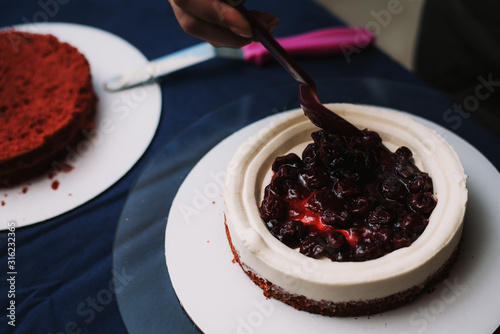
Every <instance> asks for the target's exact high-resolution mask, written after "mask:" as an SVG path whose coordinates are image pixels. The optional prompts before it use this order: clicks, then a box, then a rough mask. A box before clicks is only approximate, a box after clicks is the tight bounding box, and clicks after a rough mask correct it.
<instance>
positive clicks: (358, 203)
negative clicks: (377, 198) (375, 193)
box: [350, 196, 373, 215]
mask: <svg viewBox="0 0 500 334" xmlns="http://www.w3.org/2000/svg"><path fill="white" fill-rule="evenodd" d="M372 207H373V200H371V199H369V198H368V197H364V196H359V197H356V198H355V199H354V201H353V202H352V203H351V205H350V210H351V212H352V213H354V214H357V215H364V214H366V213H367V212H368V211H370V209H371V208H372Z"/></svg>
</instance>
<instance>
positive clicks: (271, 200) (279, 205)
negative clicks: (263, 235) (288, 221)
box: [260, 195, 288, 221]
mask: <svg viewBox="0 0 500 334" xmlns="http://www.w3.org/2000/svg"><path fill="white" fill-rule="evenodd" d="M287 209H288V204H287V202H285V201H283V200H281V199H279V198H278V197H276V196H272V195H270V196H266V197H264V199H263V200H262V205H261V206H260V216H261V217H262V219H264V220H265V221H267V220H271V219H280V218H282V217H283V216H285V215H286V213H287Z"/></svg>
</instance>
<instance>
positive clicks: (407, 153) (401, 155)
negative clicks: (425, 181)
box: [394, 146, 413, 162]
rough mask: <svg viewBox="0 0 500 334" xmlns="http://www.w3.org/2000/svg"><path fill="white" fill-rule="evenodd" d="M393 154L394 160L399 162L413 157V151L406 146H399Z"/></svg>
mask: <svg viewBox="0 0 500 334" xmlns="http://www.w3.org/2000/svg"><path fill="white" fill-rule="evenodd" d="M394 154H395V156H396V160H397V161H399V162H402V161H410V159H411V158H412V157H413V152H412V151H411V150H410V149H409V148H408V147H406V146H401V147H400V148H398V149H397V150H396V152H395V153H394Z"/></svg>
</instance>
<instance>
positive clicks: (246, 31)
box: [169, 0, 279, 47]
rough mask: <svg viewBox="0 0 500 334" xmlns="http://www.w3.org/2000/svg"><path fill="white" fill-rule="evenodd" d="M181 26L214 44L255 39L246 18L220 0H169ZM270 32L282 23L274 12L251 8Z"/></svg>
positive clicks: (239, 42)
mask: <svg viewBox="0 0 500 334" xmlns="http://www.w3.org/2000/svg"><path fill="white" fill-rule="evenodd" d="M169 2H170V5H171V6H172V9H173V11H174V14H175V16H176V18H177V21H178V22H179V24H180V26H181V28H182V29H183V30H184V31H185V32H186V33H188V34H189V35H192V36H194V37H197V38H199V39H202V40H205V41H207V42H209V43H210V44H212V45H213V46H232V47H241V46H243V45H246V44H248V43H250V42H252V41H253V40H254V36H253V34H252V29H251V27H250V24H249V23H248V22H247V20H246V19H245V18H244V17H243V16H242V15H241V14H240V13H239V12H238V10H237V9H235V8H234V7H232V6H231V5H229V4H227V3H225V2H222V1H220V0H169ZM251 14H252V15H253V16H254V18H255V19H256V20H257V21H258V22H259V23H261V24H262V25H263V26H264V27H265V28H266V29H267V30H269V32H270V33H272V30H273V29H274V28H275V27H276V26H277V25H278V24H279V19H278V18H277V17H276V16H274V15H273V14H271V13H264V12H261V11H255V10H253V11H251Z"/></svg>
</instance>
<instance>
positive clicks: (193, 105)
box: [0, 0, 500, 333]
mask: <svg viewBox="0 0 500 334" xmlns="http://www.w3.org/2000/svg"><path fill="white" fill-rule="evenodd" d="M247 7H248V8H250V9H253V8H258V9H261V10H264V11H269V12H273V13H275V14H276V15H277V16H279V17H280V19H281V24H280V26H279V28H278V29H277V30H276V35H277V36H281V35H283V36H286V35H291V34H295V33H300V32H305V31H308V30H313V29H316V28H322V27H327V26H335V25H342V24H343V23H342V22H341V21H339V20H338V19H337V18H335V17H333V16H331V15H330V14H328V13H327V11H326V10H324V9H323V8H321V7H319V6H318V5H316V4H315V3H314V2H312V1H307V0H297V1H293V2H291V1H285V0H279V1H278V0H277V1H264V0H251V1H247ZM46 21H49V22H72V23H79V24H84V25H88V26H93V27H97V28H101V29H104V30H107V31H109V32H111V33H113V34H116V35H118V36H120V37H122V38H124V39H125V40H127V41H129V42H130V43H131V44H132V45H134V46H136V47H137V48H138V49H139V50H141V51H142V52H143V53H144V54H145V56H146V57H148V58H149V59H153V58H155V57H159V56H162V55H164V54H167V53H170V52H173V51H176V50H179V49H182V48H184V47H187V46H190V45H193V44H195V43H197V42H198V41H197V40H196V39H194V38H192V37H190V36H188V35H186V34H184V32H183V31H182V30H181V29H180V27H179V26H178V24H177V21H176V20H175V18H174V15H173V13H172V11H171V9H170V7H169V4H168V1H167V0H162V1H129V0H101V1H96V0H86V1H83V0H72V1H67V0H64V1H63V0H46V1H44V0H41V1H30V2H28V1H22V2H21V1H16V0H3V1H2V4H1V10H0V26H10V25H15V24H21V23H36V22H46ZM301 64H302V65H303V66H304V67H305V69H306V70H307V71H308V72H309V74H310V75H311V77H313V78H314V79H316V80H319V81H321V80H328V79H332V78H347V79H356V78H376V79H378V80H387V81H390V82H396V83H401V84H403V85H412V86H415V87H425V85H424V84H423V83H422V82H421V81H420V80H419V79H418V78H416V77H415V76H414V75H412V74H411V73H409V72H408V71H406V70H405V69H404V68H402V67H401V66H399V65H398V64H397V63H396V62H394V61H393V60H392V59H390V58H389V57H388V56H386V55H385V54H384V53H382V52H381V51H380V50H378V49H376V48H370V49H368V50H365V51H363V52H361V53H360V54H355V55H353V58H352V62H351V63H349V64H347V62H346V59H345V58H344V57H342V56H339V57H330V58H321V59H310V58H309V59H303V60H301ZM291 80H292V79H291V78H290V77H289V75H288V74H287V73H286V72H285V71H284V70H283V69H282V68H281V67H280V66H279V65H277V64H271V65H269V66H266V67H264V68H257V67H254V66H250V65H247V64H244V63H241V62H238V61H223V60H213V61H209V62H206V63H204V64H200V65H197V66H195V67H192V68H188V69H185V70H183V71H181V72H178V73H175V74H173V75H171V76H169V77H168V78H165V79H164V80H163V81H162V83H161V89H162V97H163V101H162V103H163V108H162V117H161V121H160V124H159V128H158V131H157V134H156V136H155V138H154V140H153V142H152V143H151V145H150V147H149V149H148V150H147V152H146V153H145V154H144V156H143V157H142V159H141V160H140V161H139V162H138V163H137V164H136V165H135V166H134V168H132V170H130V172H129V173H128V174H126V175H125V176H124V177H123V178H122V179H121V180H120V181H119V182H117V183H116V184H115V185H113V186H112V187H111V188H109V189H108V190H107V191H105V192H104V193H102V194H101V195H99V196H97V197H96V198H94V199H93V200H91V201H89V202H88V203H86V204H85V205H83V206H81V207H79V208H77V209H75V210H72V211H70V212H68V213H66V214H63V215H61V216H59V217H56V218H53V219H50V220H48V221H45V222H43V223H40V224H36V225H33V226H29V227H25V228H19V229H17V230H16V267H17V276H16V282H15V301H16V319H15V324H16V326H15V327H12V326H8V325H7V322H8V320H9V319H8V317H7V314H8V312H9V311H8V310H7V311H6V305H7V302H8V298H7V292H8V288H9V284H8V281H7V277H6V276H5V275H6V271H5V270H2V272H1V273H0V277H1V281H0V300H1V301H2V302H1V305H2V306H1V311H0V314H1V317H0V319H1V320H0V332H5V331H4V329H6V330H7V331H9V332H10V331H12V330H15V332H19V333H61V332H62V333H102V332H107V333H123V332H126V331H127V329H126V326H125V324H124V321H123V320H122V317H121V314H120V312H119V309H118V306H117V302H116V298H115V295H114V290H113V283H114V285H115V287H116V288H120V287H122V286H123V285H126V284H127V282H128V281H127V280H128V279H129V277H128V276H129V275H130V273H127V272H126V271H124V270H122V271H120V270H119V269H116V268H115V269H113V266H112V255H113V241H114V237H115V230H116V227H117V224H118V220H119V217H120V213H121V212H122V209H123V206H124V204H125V202H126V199H127V196H128V192H129V190H130V189H131V187H132V186H133V184H134V182H135V180H136V179H137V177H138V176H139V175H140V172H141V170H142V169H143V168H144V167H145V166H147V163H148V162H149V161H150V160H151V158H152V157H154V156H155V153H157V152H158V151H159V150H160V149H161V148H162V147H163V146H164V145H165V143H166V142H168V141H169V140H170V139H171V138H173V137H174V136H175V135H176V134H177V133H179V132H180V131H181V130H182V129H184V128H186V127H187V126H189V125H190V124H192V123H193V122H194V121H196V120H198V119H199V118H200V117H201V116H203V115H204V114H206V113H207V112H208V111H210V110H213V109H215V108H217V107H219V106H221V105H223V104H225V103H227V102H228V101H232V100H235V99H237V98H238V97H241V96H243V95H245V94H247V93H251V92H258V91H265V90H266V89H270V88H273V87H276V86H279V85H284V84H287V83H291ZM278 99H281V100H279V101H278V102H277V105H284V104H285V103H286V102H283V101H287V100H286V99H288V100H291V101H292V104H293V103H296V102H297V101H296V97H295V96H293V97H286V99H285V97H280V98H278ZM326 102H335V101H326ZM417 102H418V103H420V104H421V103H422V101H411V97H410V100H408V101H406V102H405V103H408V104H409V105H411V104H412V103H417ZM280 103H281V104H280ZM444 106H446V105H444ZM452 107H453V103H452V102H449V108H450V109H452ZM401 109H405V108H404V105H401ZM410 109H411V108H410ZM445 110H446V109H444V110H442V111H443V112H438V113H436V112H433V113H431V112H430V111H429V110H425V109H422V110H421V112H420V113H419V112H417V113H418V114H419V115H420V116H423V117H426V118H428V119H430V120H432V121H434V122H436V123H438V124H441V125H442V126H444V127H446V128H449V129H450V130H452V131H454V132H456V133H457V134H458V135H459V136H461V137H462V138H464V139H465V140H467V141H468V142H470V143H471V144H472V145H474V146H475V147H476V148H478V149H479V150H480V151H481V152H482V153H483V154H484V155H485V156H486V157H487V158H489V159H490V161H492V163H493V164H494V165H495V166H496V167H497V168H498V167H499V166H500V154H498V153H500V152H499V148H498V147H499V144H500V139H499V138H498V137H496V136H495V135H494V134H493V133H491V132H489V131H488V130H487V129H486V128H485V127H484V126H482V125H481V124H479V123H477V122H476V121H475V120H474V119H473V117H470V118H467V119H463V122H462V124H460V126H458V127H457V126H455V125H456V124H455V123H451V122H449V121H448V122H447V121H446V119H444V118H443V113H444V111H445ZM180 152H181V151H180ZM180 152H179V153H180ZM0 219H5V217H2V214H1V208H0ZM0 249H1V251H0V263H1V264H2V266H4V267H2V268H5V266H6V265H7V252H6V249H7V233H6V232H1V233H0ZM113 271H114V272H113ZM145 332H147V331H145Z"/></svg>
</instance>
